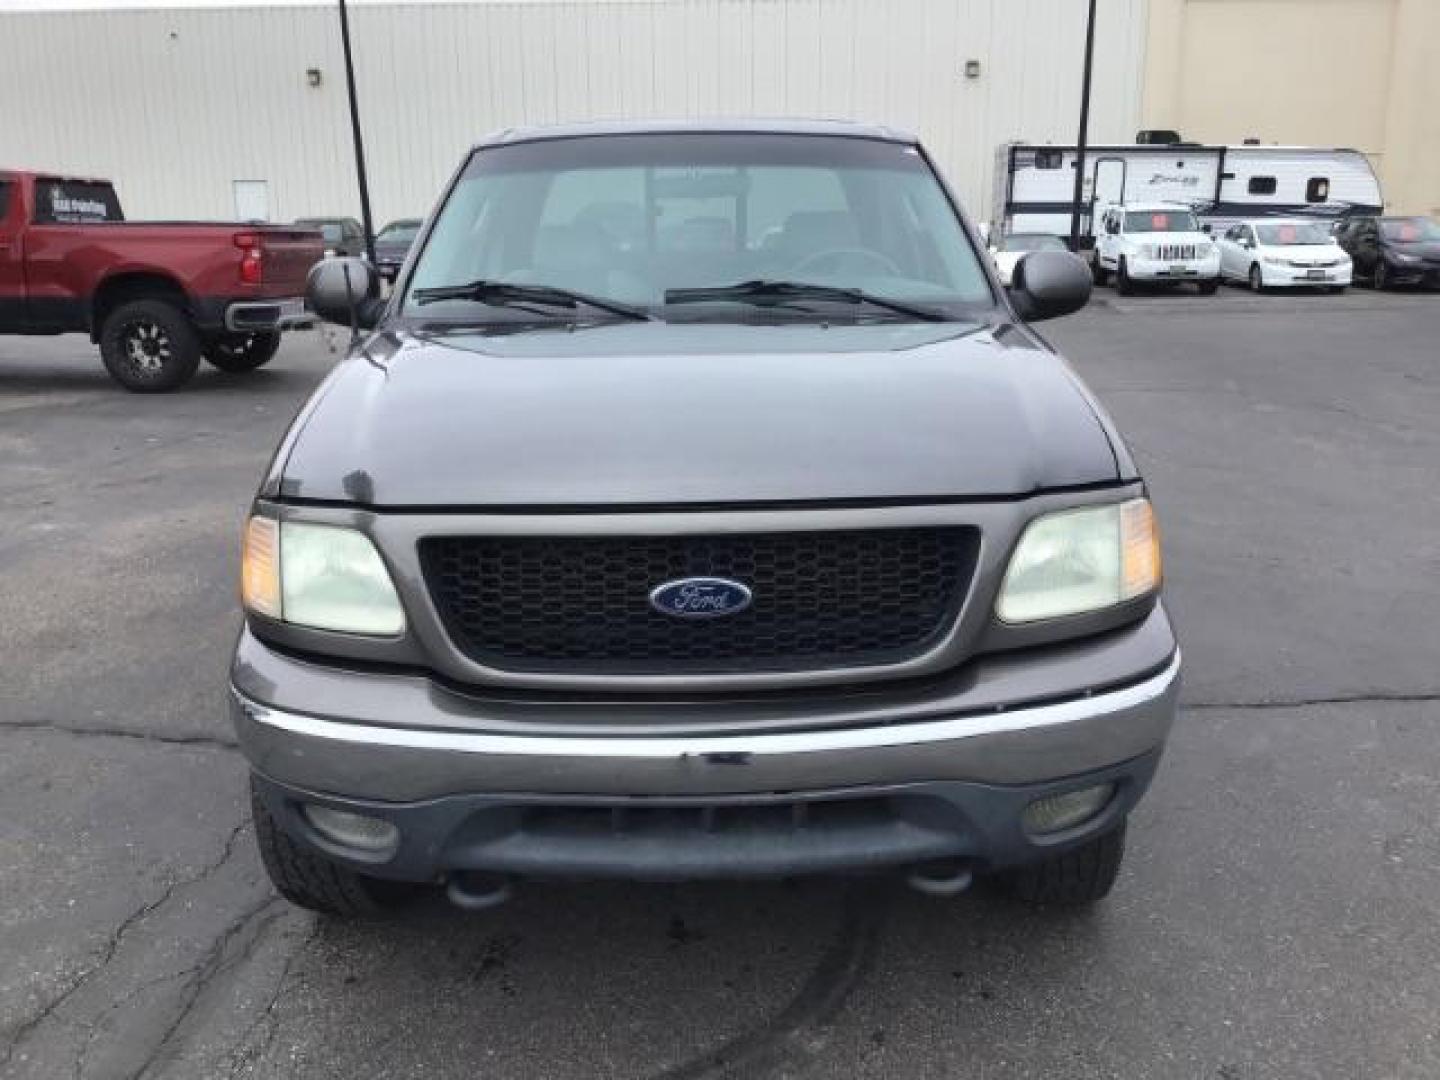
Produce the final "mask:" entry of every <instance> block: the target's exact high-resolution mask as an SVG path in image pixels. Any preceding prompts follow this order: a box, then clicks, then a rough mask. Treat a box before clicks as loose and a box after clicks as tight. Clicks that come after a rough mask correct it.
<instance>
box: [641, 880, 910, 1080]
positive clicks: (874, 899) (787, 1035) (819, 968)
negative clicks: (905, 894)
mask: <svg viewBox="0 0 1440 1080" xmlns="http://www.w3.org/2000/svg"><path fill="white" fill-rule="evenodd" d="M892 896H893V893H892V892H891V891H890V890H888V889H885V890H884V891H881V890H880V889H876V888H862V887H855V888H852V889H851V890H850V892H849V893H848V895H847V896H846V900H845V914H844V919H843V921H842V923H841V925H840V931H839V933H838V934H837V935H836V936H835V940H834V941H833V942H831V944H830V947H829V948H828V949H826V950H825V954H824V955H823V956H822V957H821V958H820V962H819V963H818V964H816V966H815V968H814V970H813V971H811V973H810V975H809V976H808V977H807V978H806V980H805V982H804V984H803V985H802V986H801V987H800V990H799V991H798V992H797V993H796V995H795V996H794V997H793V998H792V999H791V1000H790V1003H789V1004H788V1005H786V1006H785V1008H783V1009H781V1010H780V1012H778V1013H776V1014H775V1015H774V1016H772V1017H770V1018H769V1019H767V1020H764V1021H761V1022H760V1023H759V1024H757V1025H756V1026H754V1027H752V1028H750V1029H749V1030H747V1031H742V1032H741V1033H740V1034H738V1035H735V1036H733V1037H732V1038H730V1039H729V1040H727V1041H726V1042H724V1043H723V1044H721V1045H720V1046H719V1047H718V1048H716V1049H714V1050H708V1051H706V1052H705V1053H704V1054H702V1055H701V1056H700V1057H698V1058H696V1059H694V1060H692V1061H687V1062H682V1063H681V1064H679V1065H675V1066H672V1067H670V1068H668V1069H665V1070H663V1071H661V1072H659V1073H656V1074H655V1075H654V1076H653V1077H652V1078H651V1080H722V1078H733V1077H745V1078H747V1080H748V1078H750V1077H759V1076H765V1075H773V1074H774V1072H775V1071H776V1070H777V1069H780V1068H782V1067H783V1066H785V1065H787V1064H793V1063H798V1062H801V1061H804V1060H805V1059H808V1058H813V1057H814V1056H815V1055H816V1054H818V1053H819V1052H820V1051H821V1050H822V1049H823V1048H824V1041H825V1035H826V1032H827V1030H828V1028H829V1026H830V1021H831V1020H833V1019H834V1018H835V1017H836V1015H837V1014H838V1013H839V1012H840V1010H841V1009H842V1008H843V1007H844V1005H845V1003H846V1002H847V1001H848V1000H849V999H850V996H851V994H852V993H854V991H855V989H856V987H858V986H859V984H860V981H861V980H862V979H863V978H864V977H865V975H866V974H867V973H868V972H869V971H870V968H871V967H872V966H873V964H874V961H875V955H876V953H877V951H878V949H879V943H880V930H881V928H882V927H883V925H884V923H885V917H886V915H887V913H888V911H889V906H890V900H891V898H892Z"/></svg>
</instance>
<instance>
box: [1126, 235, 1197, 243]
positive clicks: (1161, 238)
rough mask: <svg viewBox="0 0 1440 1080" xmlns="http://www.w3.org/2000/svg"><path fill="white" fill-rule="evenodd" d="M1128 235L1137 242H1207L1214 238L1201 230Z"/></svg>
mask: <svg viewBox="0 0 1440 1080" xmlns="http://www.w3.org/2000/svg"><path fill="white" fill-rule="evenodd" d="M1129 235H1130V239H1132V240H1134V241H1135V243H1137V244H1209V243H1213V242H1214V240H1215V238H1214V237H1213V236H1211V235H1210V234H1209V233H1203V232H1147V233H1130V234H1129Z"/></svg>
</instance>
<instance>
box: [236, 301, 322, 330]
mask: <svg viewBox="0 0 1440 1080" xmlns="http://www.w3.org/2000/svg"><path fill="white" fill-rule="evenodd" d="M313 322H315V313H314V312H312V311H309V310H307V309H306V307H305V301H304V300H300V299H295V300H252V301H241V302H238V303H234V304H231V305H230V306H229V307H227V308H226V309H225V329H226V330H233V331H235V332H236V333H254V332H256V331H262V332H263V331H268V330H286V329H289V328H291V327H300V326H309V325H310V324H312V323H313Z"/></svg>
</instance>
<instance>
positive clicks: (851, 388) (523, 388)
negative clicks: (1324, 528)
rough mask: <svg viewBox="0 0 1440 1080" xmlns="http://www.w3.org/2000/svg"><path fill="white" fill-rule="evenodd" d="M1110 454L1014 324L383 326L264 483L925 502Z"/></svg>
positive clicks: (1075, 394) (991, 489)
mask: <svg viewBox="0 0 1440 1080" xmlns="http://www.w3.org/2000/svg"><path fill="white" fill-rule="evenodd" d="M1116 454H1117V451H1116V450H1115V449H1114V448H1112V445H1111V441H1110V438H1109V436H1108V434H1107V430H1106V426H1105V424H1104V422H1102V419H1101V417H1100V416H1099V415H1098V413H1097V409H1096V407H1095V406H1094V405H1093V403H1092V402H1091V400H1090V398H1089V397H1088V395H1087V394H1086V393H1085V392H1084V391H1083V389H1082V388H1081V387H1080V385H1079V382H1078V380H1077V379H1076V377H1075V375H1074V373H1073V372H1072V371H1071V370H1070V369H1069V367H1068V366H1067V365H1066V364H1065V363H1064V362H1063V361H1062V360H1060V359H1059V358H1058V357H1056V356H1055V355H1053V354H1052V353H1050V352H1047V351H1045V350H1044V349H1041V348H1039V347H1038V346H1037V345H1036V344H1035V343H1034V342H1032V341H1031V340H1030V339H1029V338H1028V337H1027V336H1026V335H1025V334H1024V333H1023V332H1021V331H1018V330H1015V329H1013V328H1010V329H1006V330H1002V331H999V332H993V331H992V330H990V329H988V328H979V327H974V326H970V327H960V326H957V325H954V324H948V325H943V326H937V325H936V324H933V323H929V324H898V323H882V324H872V325H866V326H850V327H844V326H832V327H829V328H826V327H822V326H818V325H787V326H778V327H776V326H768V327H762V326H734V325H717V324H714V323H707V324H688V325H686V324H680V325H674V324H665V323H638V324H637V323H624V324H613V325H604V326H596V327H590V328H581V329H578V330H575V331H573V332H567V331H565V330H564V329H546V330H542V331H533V332H527V333H511V334H507V335H499V334H490V335H481V334H478V333H466V334H464V335H461V334H457V333H454V332H453V331H452V332H451V333H450V334H448V335H447V336H445V337H443V338H435V337H428V338H419V337H414V336H410V335H408V334H405V333H396V332H389V333H385V334H382V335H377V336H376V337H375V338H374V339H372V341H371V342H370V344H369V355H368V356H365V355H355V356H351V357H350V358H349V359H347V360H345V361H344V362H342V363H341V364H340V365H339V366H338V367H337V368H336V370H335V371H334V372H333V373H332V374H331V376H330V378H329V379H328V380H327V381H326V383H325V384H323V385H322V386H321V388H320V389H319V390H317V391H316V396H315V398H313V399H312V401H311V403H310V405H309V406H308V407H307V408H306V409H305V410H303V411H302V413H301V415H300V418H299V419H298V420H297V421H296V426H295V429H294V430H292V433H291V436H290V438H289V440H288V453H286V451H285V450H283V449H282V453H281V455H280V456H279V459H277V461H278V460H283V476H272V478H271V481H270V482H269V483H268V484H267V490H269V491H271V492H272V493H274V491H275V487H276V483H275V482H276V481H280V483H279V492H280V493H281V494H282V495H283V496H284V497H287V498H308V499H318V500H336V501H349V502H356V503H362V504H367V505H372V506H379V507H406V506H411V507H416V506H429V507H438V506H473V507H481V506H511V507H515V506H563V505H588V506H596V505H608V506H623V505H627V504H636V505H639V504H648V505H653V504H677V503H737V502H743V503H756V502H790V501H799V500H806V501H809V500H854V499H896V500H902V499H903V500H924V499H930V498H955V497H970V496H1016V495H1024V494H1029V493H1033V492H1036V491H1039V490H1043V489H1046V488H1054V487H1065V486H1074V485H1084V484H1096V483H1105V482H1112V481H1115V480H1116V479H1117V474H1118V472H1119V469H1118V468H1117V464H1116V462H1117V457H1116ZM1127 460H1128V459H1127ZM1126 478H1127V479H1128V478H1129V477H1126Z"/></svg>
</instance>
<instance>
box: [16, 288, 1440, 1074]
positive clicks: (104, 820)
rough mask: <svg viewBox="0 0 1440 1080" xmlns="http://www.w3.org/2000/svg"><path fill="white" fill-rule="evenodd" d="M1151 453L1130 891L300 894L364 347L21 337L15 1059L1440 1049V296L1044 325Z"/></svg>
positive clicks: (760, 1064) (397, 1063) (180, 1065)
mask: <svg viewBox="0 0 1440 1080" xmlns="http://www.w3.org/2000/svg"><path fill="white" fill-rule="evenodd" d="M1044 329H1045V332H1046V333H1047V335H1048V336H1049V337H1050V338H1051V339H1052V340H1053V341H1054V342H1055V343H1056V344H1057V345H1058V346H1060V347H1061V348H1063V349H1064V350H1065V351H1066V352H1067V354H1068V355H1069V356H1070V357H1071V358H1072V359H1073V361H1074V363H1075V365H1076V367H1077V368H1078V369H1079V370H1080V371H1081V373H1082V374H1083V375H1084V377H1085V378H1086V380H1087V381H1088V382H1089V384H1090V385H1091V386H1092V387H1093V388H1094V389H1095V390H1096V391H1097V393H1098V394H1099V396H1100V397H1101V398H1102V399H1103V400H1104V401H1105V403H1106V404H1107V406H1108V407H1109V408H1110V409H1111V411H1112V413H1113V414H1114V416H1115V417H1116V419H1117V421H1118V422H1119V424H1120V426H1121V427H1122V429H1123V430H1124V431H1125V433H1126V435H1127V437H1128V438H1129V440H1130V443H1131V447H1132V449H1133V451H1134V452H1135V454H1136V456H1137V458H1138V460H1139V461H1140V463H1141V465H1142V467H1143V469H1144V470H1145V472H1146V475H1147V477H1148V479H1149V481H1150V483H1151V486H1152V490H1153V494H1154V497H1155V499H1156V503H1157V505H1158V508H1159V511H1160V514H1161V521H1162V525H1163V528H1164V533H1165V540H1166V555H1167V572H1168V577H1169V586H1168V588H1169V597H1170V604H1171V608H1172V612H1173V614H1174V616H1175V619H1176V623H1177V626H1178V629H1179V632H1180V634H1181V640H1182V644H1183V646H1184V649H1185V654H1186V662H1187V670H1186V679H1187V682H1186V689H1185V708H1184V710H1183V714H1182V716H1181V719H1180V722H1179V725H1178V727H1177V730H1176V732H1175V736H1174V739H1173V741H1172V743H1171V749H1170V752H1169V753H1168V755H1167V757H1166V759H1165V762H1164V765H1163V766H1162V769H1161V773H1160V775H1159V777H1158V779H1157V781H1156V784H1155V787H1154V789H1153V791H1152V793H1151V795H1150V796H1149V797H1148V799H1147V800H1146V802H1144V803H1143V804H1142V805H1141V807H1140V808H1139V810H1138V811H1137V813H1136V815H1135V817H1134V820H1133V827H1132V831H1131V847H1130V854H1129V856H1128V858H1127V862H1126V865H1125V869H1124V871H1123V874H1122V877H1121V881H1120V884H1119V886H1118V887H1117V890H1116V892H1115V894H1114V895H1113V897H1112V898H1111V899H1110V900H1109V901H1107V902H1106V903H1104V904H1103V905H1101V906H1100V907H1098V908H1097V909H1096V910H1094V911H1093V912H1091V913H1088V914H1085V915H1079V916H1076V915H1062V914H1056V913H1051V912H1044V911H1035V910H1030V909H1025V908H1022V907H1017V906H1015V905H1013V904H1011V903H1009V902H1006V901H1004V900H1002V899H1000V898H998V897H997V896H995V895H993V894H991V893H989V892H986V891H984V890H981V891H977V892H974V893H972V894H969V895H966V896H964V897H961V898H959V899H956V900H936V899H932V898H927V897H922V896H919V895H917V894H914V893H911V892H908V891H905V890H903V889H901V888H896V887H889V886H886V885H884V884H877V883H865V882H860V883H856V882H846V881H834V880H816V881H802V882H792V883H780V884H773V885H772V884H767V885H758V886H757V885H692V886H684V887H668V886H666V887H662V886H641V885H633V886H632V885H619V884H611V885H604V886H599V887H581V886H573V885H572V886H558V885H546V886H538V885H531V886H528V887H524V888H522V889H521V890H520V892H519V894H518V896H517V898H516V900H515V901H514V902H512V903H511V904H510V905H508V906H507V907H504V908H501V909H499V910H498V911H494V912H491V913H486V914H481V915H467V914H462V913H460V912H458V911H455V910H452V909H450V908H448V907H447V906H446V905H445V904H444V903H443V901H440V900H435V901H434V902H426V903H422V904H421V905H419V906H418V907H416V908H414V909H411V910H409V911H407V912H406V913H404V914H403V915H402V916H400V917H398V918H396V919H394V920H391V921H388V922H380V923H359V924H344V923H337V922H331V921H326V920H319V919H316V918H314V917H312V916H310V915H308V914H305V913H302V912H299V911H297V910H295V909H292V908H289V907H288V906H287V905H285V904H284V903H283V902H281V901H279V900H277V899H275V898H274V897H273V895H272V894H271V892H270V890H269V887H268V884H267V882H266V881H265V878H264V875H263V872H262V871H261V869H260V866H259V861H258V857H257V855H256V852H255V846H254V836H253V833H252V831H251V829H250V827H249V824H248V818H247V812H246V806H245V795H244V791H245V772H244V764H243V762H242V760H241V758H240V756H239V755H238V754H237V753H236V752H235V750H234V748H233V745H232V734H231V732H230V731H229V730H228V726H227V721H226V717H225V711H224V698H225V666H226V660H227V653H228V649H229V647H230V644H231V641H232V639H233V636H234V634H235V633H236V630H237V628H238V626H239V617H238V614H237V612H236V604H235V580H236V567H235V560H236V552H237V547H238V537H239V529H240V524H241V520H242V517H243V514H244V511H245V507H246V504H247V501H248V499H249V497H250V495H251V493H252V491H253V489H254V486H255V484H256V482H257V480H258V477H259V475H260V472H261V470H262V469H263V467H264V465H265V463H266V460H267V458H268V455H269V453H270V452H271V450H272V448H273V446H274V444H275V442H276V441H277V439H278V437H279V435H280V433H281V432H282V431H283V429H284V427H285V425H286V423H287V421H288V420H289V418H290V417H291V415H292V414H293V413H294V411H295V410H296V409H297V408H298V407H299V405H300V403H301V402H302V401H303V399H304V397H305V395H306V393H307V392H308V390H309V389H310V388H311V387H313V386H314V384H315V383H316V382H317V381H318V379H319V378H321V377H322V375H323V374H324V372H325V371H326V370H327V369H328V368H329V366H330V365H331V364H332V363H333V362H334V358H335V356H334V353H333V352H331V351H330V350H329V347H328V346H327V336H326V335H323V334H320V333H309V334H296V335H292V336H291V337H290V338H289V339H288V340H287V343H286V345H285V346H284V347H283V348H282V350H281V352H280V354H279V356H278V358H277V359H276V360H275V361H274V363H273V364H272V366H271V367H269V368H267V369H265V370H263V371H260V372H257V373H255V374H253V375H250V376H227V375H223V374H221V373H218V372H214V371H210V370H206V371H203V372H202V373H201V375H200V376H199V377H198V378H197V379H196V380H195V382H194V383H193V384H192V385H191V386H190V387H189V388H187V389H186V390H185V391H183V392H182V393H179V394H175V395H170V396H165V397H136V396H132V395H128V394H125V393H123V392H121V391H119V390H118V389H117V388H116V387H115V386H113V385H112V384H111V383H110V381H109V380H108V379H107V378H106V377H105V375H104V373H103V371H102V369H101V367H100V364H99V361H98V359H97V358H96V356H95V355H94V352H93V350H92V349H91V347H90V346H89V344H88V343H87V342H86V341H84V340H83V339H81V338H74V337H66V338H56V339H23V338H0V1077H5V1078H7V1080H8V1078H9V1077H17V1078H18V1077H25V1078H29V1077H36V1078H46V1080H48V1078H51V1077H76V1078H81V1080H84V1078H91V1077H94V1078H110V1077H146V1078H159V1077H166V1078H181V1080H195V1078H209V1077H247V1078H299V1077H303V1078H309V1077H322V1078H331V1077H334V1078H341V1077H344V1078H346V1080H351V1078H354V1077H385V1078H409V1077H416V1078H419V1077H427V1078H448V1077H467V1078H474V1077H505V1078H511V1077H523V1078H529V1077H542V1078H546V1080H551V1078H553V1080H569V1078H586V1080H590V1078H602V1077H603V1078H611V1077H614V1078H631V1077H635V1078H656V1080H658V1078H665V1080H711V1078H719V1077H746V1078H749V1077H830V1076H835V1077H847V1078H849V1077H936V1078H940V1077H944V1078H947V1080H969V1078H977V1080H978V1078H985V1080H995V1078H1002V1077H1004V1078H1008V1077H1023V1078H1029V1077H1064V1078H1066V1080H1081V1078H1092V1077H1097V1078H1098V1077H1116V1078H1127V1080H1128V1078H1146V1080H1149V1078H1158V1080H1168V1078H1182V1080H1188V1078H1195V1080H1201V1078H1206V1080H1259V1078H1285V1080H1293V1078H1330V1077H1335V1078H1346V1080H1353V1078H1355V1077H1366V1078H1367V1080H1369V1078H1375V1080H1382V1078H1383V1080H1421V1078H1426V1080H1430V1078H1433V1077H1436V1076H1440V1024H1437V1022H1436V1017H1437V1016H1440V663H1437V661H1440V633H1437V615H1436V613H1437V611H1440V499H1437V498H1436V494H1435V487H1436V483H1437V478H1440V425H1437V423H1436V418H1437V416H1440V297H1424V296H1383V297H1382V296H1376V295H1374V294H1371V293H1366V292H1359V291H1356V292H1352V293H1351V294H1349V295H1347V296H1344V297H1296V298H1286V297H1253V296H1250V295H1248V294H1244V293H1241V292H1239V291H1237V290H1232V289H1226V290H1223V291H1222V292H1221V293H1220V294H1219V295H1218V296H1216V297H1213V298H1202V297H1195V296H1185V297H1178V296H1177V297H1167V296H1153V297H1149V296H1146V297H1132V298H1124V299H1122V298H1119V297H1117V296H1115V294H1114V293H1113V292H1111V291H1109V290H1101V292H1100V293H1099V296H1098V299H1097V301H1096V302H1095V303H1094V304H1092V306H1091V307H1090V308H1089V309H1087V310H1086V311H1085V312H1082V313H1081V314H1079V315H1076V316H1074V317H1071V318H1069V319H1066V320H1061V321H1059V322H1056V323H1051V324H1047V326H1046V327H1045V328H1044Z"/></svg>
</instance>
